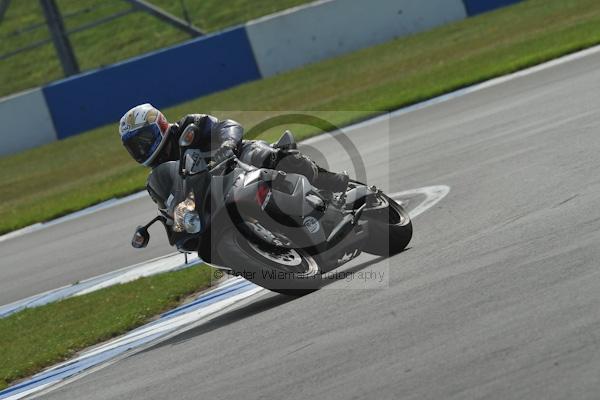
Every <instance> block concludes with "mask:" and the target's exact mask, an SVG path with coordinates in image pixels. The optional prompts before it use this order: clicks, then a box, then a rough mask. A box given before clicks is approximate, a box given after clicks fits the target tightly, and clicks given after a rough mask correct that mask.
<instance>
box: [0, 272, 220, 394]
mask: <svg viewBox="0 0 600 400" xmlns="http://www.w3.org/2000/svg"><path fill="white" fill-rule="evenodd" d="M211 271H212V270H211V269H210V268H209V267H207V266H205V265H203V266H199V267H191V268H188V269H185V270H182V271H177V272H171V273H165V274H161V275H155V276H152V277H148V278H141V279H139V280H136V281H133V282H130V283H126V284H123V285H117V286H112V287H109V288H105V289H101V290H99V291H97V292H93V293H90V294H86V295H83V296H78V297H72V298H69V299H66V300H63V301H60V302H57V303H51V304H48V305H45V306H41V307H37V308H31V309H26V310H24V311H21V312H18V313H16V314H13V315H11V316H9V317H7V318H4V319H0V349H1V352H2V356H1V357H0V390H1V389H3V388H5V387H6V386H8V385H9V384H10V383H11V382H14V381H15V380H17V379H20V378H23V377H26V376H29V375H32V374H34V373H36V372H38V371H40V370H42V369H43V368H45V367H48V366H50V365H53V364H56V363H57V362H60V361H63V360H65V359H68V358H69V357H71V356H73V355H74V354H75V353H76V352H77V351H79V350H81V349H84V348H86V347H89V346H91V345H94V344H97V343H100V342H102V341H105V340H108V339H110V338H113V337H115V336H118V335H121V334H123V333H125V332H128V331H130V330H131V329H133V328H135V327H138V326H140V325H142V324H144V323H146V322H148V321H149V320H150V319H151V318H153V317H154V316H156V315H157V314H159V313H161V312H163V311H165V310H167V309H170V308H173V307H174V306H175V305H177V304H179V303H180V302H181V300H182V299H184V298H185V297H186V296H189V295H190V294H192V293H195V292H197V291H198V290H201V289H204V288H206V287H208V286H209V284H210V281H211Z"/></svg>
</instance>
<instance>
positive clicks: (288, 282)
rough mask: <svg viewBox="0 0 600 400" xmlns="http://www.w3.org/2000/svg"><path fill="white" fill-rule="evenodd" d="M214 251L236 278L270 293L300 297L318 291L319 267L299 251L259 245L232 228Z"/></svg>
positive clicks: (221, 238)
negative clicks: (237, 276)
mask: <svg viewBox="0 0 600 400" xmlns="http://www.w3.org/2000/svg"><path fill="white" fill-rule="evenodd" d="M216 251H217V254H218V256H219V259H220V261H221V262H222V263H223V265H225V266H227V267H229V268H231V269H232V270H233V271H234V272H235V275H239V276H242V277H243V278H245V279H247V280H249V281H251V282H253V283H255V284H257V285H259V286H262V287H264V288H266V289H269V290H271V291H273V292H277V293H282V294H285V295H289V296H303V295H305V294H308V293H311V292H314V291H315V290H318V289H319V288H320V285H321V268H320V267H319V265H318V264H317V263H316V261H315V260H314V259H313V258H312V257H311V256H310V255H309V254H306V253H305V252H303V251H302V250H295V249H286V248H279V247H269V246H267V245H262V244H261V245H258V244H256V243H253V242H250V241H249V240H248V239H246V238H245V237H244V236H243V235H242V234H241V233H240V232H238V230H237V229H235V228H231V229H228V230H226V231H224V232H223V233H222V235H221V236H220V238H219V243H218V244H217V246H216Z"/></svg>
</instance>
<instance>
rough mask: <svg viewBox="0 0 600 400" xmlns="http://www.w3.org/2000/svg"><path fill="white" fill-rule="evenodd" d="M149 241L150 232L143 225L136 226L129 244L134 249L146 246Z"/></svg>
mask: <svg viewBox="0 0 600 400" xmlns="http://www.w3.org/2000/svg"><path fill="white" fill-rule="evenodd" d="M149 241H150V233H149V232H148V228H146V227H145V226H138V227H137V228H136V230H135V233H134V234H133V238H132V239H131V245H132V246H133V247H135V248H136V249H143V248H145V247H146V246H148V242H149Z"/></svg>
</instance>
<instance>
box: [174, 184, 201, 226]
mask: <svg viewBox="0 0 600 400" xmlns="http://www.w3.org/2000/svg"><path fill="white" fill-rule="evenodd" d="M195 210H196V201H195V200H194V193H191V192H190V194H188V197H187V198H186V199H185V200H184V201H182V202H181V203H179V204H177V206H176V207H175V212H174V214H175V224H174V225H173V231H175V232H183V231H186V232H187V233H198V232H200V230H202V223H201V221H200V216H199V215H198V213H197V212H196V211H195Z"/></svg>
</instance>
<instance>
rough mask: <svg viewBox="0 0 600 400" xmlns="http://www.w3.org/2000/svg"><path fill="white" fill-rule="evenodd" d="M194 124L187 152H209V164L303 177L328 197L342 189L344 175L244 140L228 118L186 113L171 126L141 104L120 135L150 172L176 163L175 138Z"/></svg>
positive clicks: (152, 192)
mask: <svg viewBox="0 0 600 400" xmlns="http://www.w3.org/2000/svg"><path fill="white" fill-rule="evenodd" d="M192 124H193V125H194V126H195V128H197V129H196V132H197V134H196V136H195V139H194V142H193V144H192V146H191V147H193V148H197V149H199V150H201V151H203V152H210V154H211V159H212V160H213V161H215V162H216V163H219V162H221V161H224V160H226V159H228V158H231V157H232V156H234V155H235V156H237V157H238V158H239V159H240V160H241V161H242V162H245V163H247V164H251V165H253V166H255V167H258V168H270V169H279V170H283V171H286V172H290V173H297V174H301V175H304V176H306V178H307V179H308V180H309V182H310V183H311V184H313V185H314V186H316V187H317V188H319V189H324V190H329V191H331V192H344V191H345V190H346V187H347V185H348V175H347V174H337V173H333V172H329V171H327V170H325V169H323V168H320V167H319V166H317V165H316V164H315V163H314V162H313V161H312V160H311V159H310V158H309V157H308V156H306V155H304V154H301V153H299V152H298V151H294V150H291V151H290V150H287V149H276V148H273V147H272V146H270V145H269V144H268V143H267V142H264V141H261V140H242V138H243V134H244V129H243V127H242V126H241V125H240V124H238V123H237V122H235V121H233V120H230V119H226V120H223V121H219V119H217V118H216V117H214V116H211V115H207V114H189V115H186V116H184V117H183V118H181V119H180V120H179V121H178V122H176V123H173V124H170V123H169V122H168V121H167V119H166V118H165V116H164V115H163V114H162V113H161V112H160V111H159V110H158V109H157V108H155V107H153V106H152V105H151V104H148V103H145V104H141V105H138V106H136V107H133V108H132V109H130V110H129V111H127V112H126V113H125V115H123V117H122V118H121V121H120V123H119V134H120V136H121V141H122V143H123V145H124V146H125V148H126V149H127V151H128V152H129V154H130V155H131V156H132V157H133V158H134V159H135V160H136V161H137V162H138V163H140V164H143V165H145V166H147V167H151V168H153V169H154V168H155V167H157V166H158V165H161V164H163V163H165V162H167V161H177V160H179V137H180V136H181V134H182V132H183V131H184V130H185V129H186V128H187V127H188V126H190V125H192ZM150 186H151V185H147V189H148V192H149V193H150V195H151V197H152V198H153V200H154V201H155V202H157V203H158V201H159V198H161V197H162V196H157V190H156V189H157V188H152V187H150ZM157 197H158V198H157Z"/></svg>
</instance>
